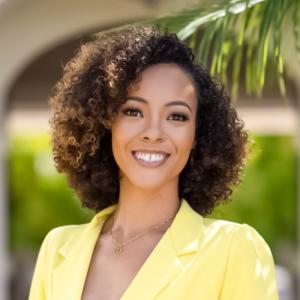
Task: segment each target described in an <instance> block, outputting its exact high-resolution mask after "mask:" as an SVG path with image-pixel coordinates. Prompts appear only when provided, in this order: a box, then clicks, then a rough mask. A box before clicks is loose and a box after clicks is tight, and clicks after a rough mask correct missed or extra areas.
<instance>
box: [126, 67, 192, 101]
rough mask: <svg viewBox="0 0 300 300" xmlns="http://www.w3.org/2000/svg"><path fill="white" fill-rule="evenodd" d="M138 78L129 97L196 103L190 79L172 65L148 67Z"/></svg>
mask: <svg viewBox="0 0 300 300" xmlns="http://www.w3.org/2000/svg"><path fill="white" fill-rule="evenodd" d="M140 78H141V80H140V81H138V82H137V83H136V84H134V85H133V89H131V90H129V93H128V94H129V95H136V96H144V97H145V98H146V97H148V98H151V99H148V100H152V101H155V99H158V100H160V101H161V102H164V101H168V100H183V101H187V102H190V104H192V103H193V102H195V103H196V99H197V95H196V89H195V85H194V82H193V80H192V78H191V77H190V75H188V74H187V73H186V72H185V71H184V70H183V69H182V68H181V67H179V66H178V65H176V64H174V63H172V64H167V63H160V64H156V65H153V66H150V67H148V68H146V69H145V70H144V71H143V72H142V73H141V76H140ZM195 103H194V104H195Z"/></svg>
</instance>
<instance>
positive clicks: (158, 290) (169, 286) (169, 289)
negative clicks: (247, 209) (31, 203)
mask: <svg viewBox="0 0 300 300" xmlns="http://www.w3.org/2000/svg"><path fill="white" fill-rule="evenodd" d="M116 206H117V205H112V206H109V207H107V208H105V209H103V210H102V211H100V212H99V213H98V214H96V215H95V216H94V218H93V219H92V221H91V222H90V223H87V224H81V225H68V226H62V227H57V228H55V229H53V230H51V231H50V232H49V233H48V234H47V236H46V238H45V239H44V241H43V243H42V246H41V249H40V252H39V255H38V259H37V262H36V266H35V271H34V275H33V278H32V283H31V288H30V295H29V300H50V299H51V300H60V299H61V300H80V299H81V295H82V291H83V287H84V282H85V278H86V275H87V271H88V267H89V263H90V259H91V257H92V253H93V249H94V246H95V243H96V240H97V237H98V236H99V233H100V230H101V227H102V224H103V223H104V221H105V219H106V218H107V217H108V215H109V214H111V213H112V212H113V211H114V210H115V208H116ZM121 299H122V300H140V299H143V300H150V299H156V300H169V299H170V300H179V299H180V300H196V299H197V300H277V299H278V292H277V287H276V283H275V272H274V262H273V258H272V254H271V251H270V248H269V246H268V245H267V244H266V242H265V241H264V239H263V238H262V237H261V236H260V235H259V233H258V232H257V231H256V230H255V229H254V228H252V227H251V226H249V225H247V224H239V223H235V222H230V221H225V220H218V219H212V218H205V217H202V216H201V215H199V214H198V213H196V212H195V211H194V210H193V209H192V208H191V207H190V206H189V204H188V202H187V201H186V200H185V199H182V202H181V206H180V209H179V211H178V213H177V214H176V216H175V218H174V220H173V222H172V224H171V226H170V227H169V229H168V230H167V231H166V232H165V234H164V235H163V237H162V238H161V240H160V241H159V243H158V244H157V245H156V247H155V249H154V250H153V251H152V253H151V254H150V256H149V257H148V258H147V260H146V261H145V263H144V264H143V266H142V267H141V269H140V270H139V271H138V273H137V274H136V276H135V278H134V280H133V281H132V282H131V284H130V285H129V287H128V288H127V290H126V291H125V292H124V294H123V296H122V298H121Z"/></svg>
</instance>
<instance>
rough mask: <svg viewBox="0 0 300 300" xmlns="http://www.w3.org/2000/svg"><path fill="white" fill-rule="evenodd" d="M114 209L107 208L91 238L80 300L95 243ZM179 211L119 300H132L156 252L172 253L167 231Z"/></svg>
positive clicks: (113, 207)
mask: <svg viewBox="0 0 300 300" xmlns="http://www.w3.org/2000/svg"><path fill="white" fill-rule="evenodd" d="M116 207H117V205H116V204H115V205H113V206H111V207H108V208H107V209H109V208H111V210H109V211H108V212H107V213H106V214H105V215H103V216H102V217H103V218H102V220H101V222H98V226H97V232H96V234H95V236H94V238H93V241H92V242H91V246H90V249H89V251H88V255H87V260H86V264H85V265H84V266H82V269H83V270H84V272H83V274H82V278H83V284H82V287H81V292H80V300H82V296H83V291H84V288H85V284H86V281H87V276H88V271H89V268H90V264H91V262H92V257H93V253H94V251H95V248H96V245H97V241H98V239H99V238H100V234H101V231H102V228H103V226H104V224H105V221H106V220H107V219H108V218H109V216H110V215H111V214H112V213H113V212H114V211H115V209H116ZM179 209H180V208H179ZM179 209H178V211H177V213H176V215H175V217H174V219H173V220H172V223H171V224H170V225H169V227H168V228H167V230H166V231H165V232H164V234H163V235H162V236H161V238H160V239H159V241H158V242H157V244H156V245H155V246H154V248H153V249H152V251H151V252H150V254H149V255H148V257H147V258H146V260H145V261H144V262H143V264H142V265H141V267H140V268H139V269H138V271H137V272H136V274H135V276H134V277H133V279H132V280H131V281H130V283H129V285H128V286H127V288H126V289H125V291H124V292H123V293H122V295H121V297H120V300H127V299H128V300H129V299H133V298H132V297H131V296H130V295H131V294H132V293H133V292H132V291H133V290H134V287H135V286H136V285H137V284H138V282H142V277H143V274H144V273H145V270H147V268H148V269H149V268H151V264H152V260H154V259H155V255H156V253H157V252H158V251H164V250H163V249H168V251H166V252H165V251H164V253H165V254H164V255H168V253H169V254H171V253H172V252H171V251H170V250H171V249H170V247H172V241H171V237H170V236H169V230H170V227H171V226H172V224H173V222H174V220H175V218H176V216H177V214H178V212H179ZM104 216H105V217H104ZM95 217H96V218H97V216H95ZM93 221H94V220H93ZM166 246H167V247H166ZM146 280H147V279H146Z"/></svg>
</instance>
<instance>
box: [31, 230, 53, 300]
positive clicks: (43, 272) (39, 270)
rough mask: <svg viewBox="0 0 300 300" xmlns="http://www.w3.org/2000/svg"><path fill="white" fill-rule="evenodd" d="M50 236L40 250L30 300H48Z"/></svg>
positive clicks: (47, 236)
mask: <svg viewBox="0 0 300 300" xmlns="http://www.w3.org/2000/svg"><path fill="white" fill-rule="evenodd" d="M49 235H50V234H49V233H48V234H47V235H46V237H45V238H44V240H43V242H42V245H41V247H40V250H39V254H38V257H37V260H36V264H35V268H34V272H33V277H32V280H31V286H30V290H29V300H46V286H47V276H48V272H47V270H48V267H47V263H48V260H47V252H48V244H49Z"/></svg>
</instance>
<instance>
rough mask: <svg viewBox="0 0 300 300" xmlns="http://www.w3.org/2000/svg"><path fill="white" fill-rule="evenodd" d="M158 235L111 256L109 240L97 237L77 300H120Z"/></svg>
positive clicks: (148, 254)
mask: <svg viewBox="0 0 300 300" xmlns="http://www.w3.org/2000/svg"><path fill="white" fill-rule="evenodd" d="M159 239H160V236H152V237H146V238H144V239H141V240H139V241H135V243H132V244H128V245H126V246H125V247H124V248H123V251H122V252H121V253H115V252H114V249H115V244H114V243H113V241H112V240H111V239H110V238H107V237H104V238H99V240H98V242H97V244H96V246H95V249H94V251H93V255H92V258H91V262H90V265H89V269H88V273H87V277H86V280H85V284H84V289H83V293H82V298H81V300H94V299H95V300H96V299H97V300H101V299H105V300H117V299H120V298H121V297H122V295H123V294H124V293H125V291H126V290H127V288H128V287H129V286H130V284H131V283H132V282H133V280H134V278H135V276H136V275H137V273H138V272H139V270H140V269H141V268H142V266H143V265H144V263H145V261H146V260H147V258H148V257H149V256H150V255H151V252H152V251H153V249H154V248H155V246H156V244H157V243H158V241H159Z"/></svg>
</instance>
